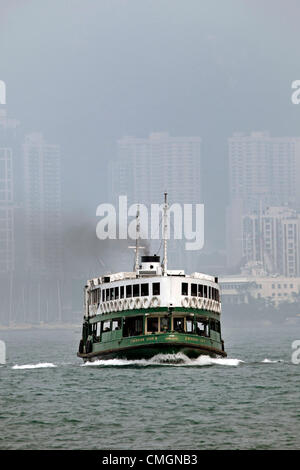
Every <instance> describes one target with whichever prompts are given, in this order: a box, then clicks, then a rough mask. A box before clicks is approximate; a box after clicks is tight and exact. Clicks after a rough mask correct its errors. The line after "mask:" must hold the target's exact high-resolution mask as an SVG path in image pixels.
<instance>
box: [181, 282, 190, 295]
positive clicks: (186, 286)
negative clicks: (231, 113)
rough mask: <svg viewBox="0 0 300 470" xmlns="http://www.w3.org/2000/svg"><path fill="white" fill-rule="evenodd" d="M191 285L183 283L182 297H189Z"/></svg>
mask: <svg viewBox="0 0 300 470" xmlns="http://www.w3.org/2000/svg"><path fill="white" fill-rule="evenodd" d="M188 292H189V285H188V283H187V282H183V283H182V284H181V295H189V294H188Z"/></svg>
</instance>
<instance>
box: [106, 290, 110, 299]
mask: <svg viewBox="0 0 300 470" xmlns="http://www.w3.org/2000/svg"><path fill="white" fill-rule="evenodd" d="M106 300H110V295H109V289H106Z"/></svg>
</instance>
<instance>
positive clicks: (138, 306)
mask: <svg viewBox="0 0 300 470" xmlns="http://www.w3.org/2000/svg"><path fill="white" fill-rule="evenodd" d="M134 306H135V308H141V306H142V302H141V299H140V298H138V299H136V301H135V304H134Z"/></svg>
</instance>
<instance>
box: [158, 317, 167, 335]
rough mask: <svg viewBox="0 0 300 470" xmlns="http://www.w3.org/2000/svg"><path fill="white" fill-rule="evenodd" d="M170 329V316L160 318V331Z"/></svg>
mask: <svg viewBox="0 0 300 470" xmlns="http://www.w3.org/2000/svg"><path fill="white" fill-rule="evenodd" d="M168 329H169V319H168V317H161V318H160V332H161V333H163V332H164V331H168Z"/></svg>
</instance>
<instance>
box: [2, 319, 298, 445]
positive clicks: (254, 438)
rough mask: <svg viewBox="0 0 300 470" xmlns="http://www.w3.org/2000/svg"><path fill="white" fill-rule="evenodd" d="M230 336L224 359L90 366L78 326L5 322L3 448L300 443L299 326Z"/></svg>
mask: <svg viewBox="0 0 300 470" xmlns="http://www.w3.org/2000/svg"><path fill="white" fill-rule="evenodd" d="M223 337H224V340H225V348H226V350H227V353H228V358H226V359H217V360H214V359H210V358H208V357H202V358H199V359H197V360H189V359H187V358H185V357H183V356H181V355H177V356H176V357H168V358H165V357H161V356H157V357H155V358H153V359H152V360H149V361H126V360H110V361H98V362H96V363H94V364H93V365H83V363H82V361H81V360H80V359H78V358H77V357H76V350H77V346H78V342H79V338H80V328H71V329H64V330H63V329H60V330H46V329H45V330H41V329H32V330H23V331H22V330H7V331H1V332H0V339H2V340H4V341H5V342H6V347H7V363H6V364H5V365H3V366H0V381H1V384H0V401H1V405H0V448H1V449H112V450H113V449H297V448H298V449H299V448H300V406H299V399H300V393H299V383H300V364H299V365H296V364H293V363H292V361H291V355H292V352H293V350H292V348H291V344H292V342H293V341H294V340H296V339H300V331H299V328H295V326H293V325H290V326H284V327H283V326H277V327H275V326H272V327H267V326H266V327H261V328H259V329H252V328H241V329H238V328H231V329H229V328H227V329H226V326H225V327H224V328H223ZM170 361H171V363H170Z"/></svg>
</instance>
